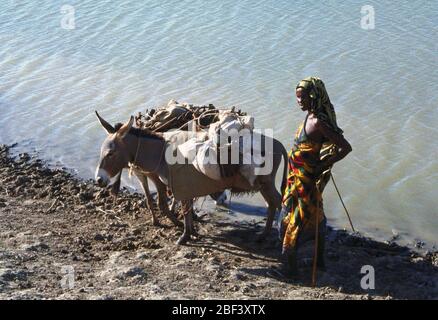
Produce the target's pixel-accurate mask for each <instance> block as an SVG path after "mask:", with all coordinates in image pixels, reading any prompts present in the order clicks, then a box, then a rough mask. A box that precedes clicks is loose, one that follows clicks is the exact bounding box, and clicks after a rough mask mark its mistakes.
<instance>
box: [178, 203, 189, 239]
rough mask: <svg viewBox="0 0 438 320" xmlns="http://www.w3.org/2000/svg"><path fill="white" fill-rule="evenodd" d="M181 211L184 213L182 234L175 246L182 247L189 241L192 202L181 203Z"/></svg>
mask: <svg viewBox="0 0 438 320" xmlns="http://www.w3.org/2000/svg"><path fill="white" fill-rule="evenodd" d="M182 210H183V213H184V232H183V234H182V236H181V237H180V238H179V239H178V241H177V242H176V244H178V245H182V244H185V243H186V242H187V241H188V240H190V235H191V233H192V230H193V200H186V201H182Z"/></svg>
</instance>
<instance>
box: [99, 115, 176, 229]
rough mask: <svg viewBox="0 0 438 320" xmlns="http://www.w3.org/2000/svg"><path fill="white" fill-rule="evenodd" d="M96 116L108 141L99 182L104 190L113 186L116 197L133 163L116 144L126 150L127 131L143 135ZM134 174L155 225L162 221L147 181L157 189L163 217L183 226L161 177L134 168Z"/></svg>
mask: <svg viewBox="0 0 438 320" xmlns="http://www.w3.org/2000/svg"><path fill="white" fill-rule="evenodd" d="M96 116H97V118H98V120H99V122H100V124H101V125H102V127H103V128H104V129H105V131H106V132H107V134H108V137H107V139H106V140H105V142H104V144H103V145H102V149H101V155H100V161H99V165H98V168H97V169H96V182H97V183H98V185H99V186H101V187H102V186H105V185H108V186H110V187H111V192H112V193H113V194H117V193H118V191H119V189H120V177H121V173H122V169H124V168H127V165H128V163H129V162H130V161H132V160H130V159H128V158H125V156H126V154H125V153H123V152H120V151H119V149H118V148H116V144H120V146H121V147H122V148H121V150H124V147H125V146H124V143H123V138H124V137H125V136H126V135H127V133H128V131H131V133H133V134H134V135H135V134H137V135H138V134H141V130H139V129H136V130H135V129H134V128H130V130H128V131H126V129H125V128H124V127H123V124H121V123H118V124H116V125H115V127H113V126H112V125H111V124H109V123H108V122H107V121H105V120H104V119H103V118H102V117H101V116H100V115H99V113H98V112H97V111H96ZM110 140H111V141H110ZM101 168H106V169H101ZM133 173H134V175H135V176H136V177H137V179H138V181H139V182H140V185H141V187H142V189H143V192H144V194H145V197H146V206H147V208H148V209H149V210H150V211H151V213H152V224H153V225H154V226H159V225H160V222H159V221H158V218H157V216H156V213H155V211H154V208H153V203H154V200H153V198H152V195H151V193H150V191H149V184H148V178H149V179H150V180H152V182H153V183H154V184H155V187H156V189H157V194H158V207H159V208H160V211H161V212H162V213H164V215H165V216H167V217H168V218H169V219H170V220H171V221H172V222H173V224H174V225H176V226H182V223H181V222H180V221H178V220H177V218H176V216H175V215H174V212H173V207H174V203H175V202H174V203H173V204H172V206H171V207H170V208H169V206H168V205H167V200H168V197H167V187H166V185H165V184H163V183H162V182H161V180H160V178H159V177H158V175H157V174H155V173H154V172H143V171H139V170H136V169H133ZM108 177H111V178H110V181H109V182H108V181H106V178H108Z"/></svg>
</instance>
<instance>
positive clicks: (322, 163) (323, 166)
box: [313, 161, 330, 177]
mask: <svg viewBox="0 0 438 320" xmlns="http://www.w3.org/2000/svg"><path fill="white" fill-rule="evenodd" d="M328 169H330V167H329V166H328V165H327V163H326V162H325V161H319V163H318V164H317V165H316V166H315V168H314V169H313V175H314V176H315V177H319V176H320V175H321V174H322V173H323V172H324V171H326V170H328Z"/></svg>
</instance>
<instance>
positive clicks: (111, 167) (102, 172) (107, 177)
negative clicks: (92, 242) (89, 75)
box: [96, 116, 287, 244]
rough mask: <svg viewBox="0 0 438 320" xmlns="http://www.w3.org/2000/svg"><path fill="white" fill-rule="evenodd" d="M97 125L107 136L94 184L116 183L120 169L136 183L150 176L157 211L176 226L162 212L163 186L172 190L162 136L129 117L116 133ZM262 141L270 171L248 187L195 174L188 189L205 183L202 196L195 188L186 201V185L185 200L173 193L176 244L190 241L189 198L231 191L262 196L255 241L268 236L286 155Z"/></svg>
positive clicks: (240, 181)
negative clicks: (180, 226)
mask: <svg viewBox="0 0 438 320" xmlns="http://www.w3.org/2000/svg"><path fill="white" fill-rule="evenodd" d="M98 117H99V116H98ZM99 121H100V123H101V124H102V126H103V127H104V128H105V130H106V131H107V133H108V136H107V138H106V139H105V141H104V142H103V144H102V147H101V154H100V160H99V165H98V167H97V169H96V181H97V183H98V184H99V185H100V186H102V187H104V186H108V185H111V184H112V183H114V181H116V180H117V179H118V177H119V175H120V174H121V171H122V170H123V169H124V168H128V166H129V164H131V165H132V166H133V167H134V168H135V172H136V175H137V177H139V179H140V181H141V179H142V178H141V177H142V176H143V177H146V174H147V175H148V177H150V175H151V174H153V175H154V176H155V177H157V179H156V181H154V182H156V183H157V191H158V195H159V203H160V198H161V203H162V205H160V208H161V209H162V210H163V212H164V213H165V214H166V215H167V216H168V217H169V218H170V219H172V221H173V222H174V223H175V224H177V223H178V221H177V220H176V218H175V216H173V215H172V214H171V213H170V212H169V210H168V208H166V207H167V206H165V205H163V204H164V203H165V202H167V201H166V200H167V199H166V192H165V190H166V188H165V186H170V187H171V188H172V185H171V182H172V181H171V180H172V179H173V177H171V171H172V166H171V165H169V164H168V163H167V161H166V159H165V153H166V148H167V147H168V142H167V141H166V140H165V139H164V135H165V134H160V133H153V132H150V131H148V130H141V129H137V128H133V122H134V118H133V117H131V119H130V120H129V121H128V122H127V123H125V124H123V125H122V126H121V127H120V128H118V130H117V131H116V130H115V129H114V128H113V127H112V126H111V125H109V124H108V123H107V122H106V121H105V120H103V119H102V118H101V117H99ZM172 134H173V135H179V134H180V135H187V132H177V133H172ZM266 138H267V139H272V142H273V143H272V146H273V149H272V154H269V155H270V156H272V159H271V161H272V170H271V172H270V173H268V174H265V175H258V176H257V177H256V179H255V182H254V184H253V185H251V184H250V183H249V182H248V181H247V180H246V179H245V178H244V177H243V176H241V175H240V174H237V175H235V176H233V177H227V178H224V179H223V180H221V181H218V182H217V181H215V180H211V179H209V178H207V177H205V176H203V175H202V174H199V175H198V176H197V177H198V178H195V177H193V176H191V177H190V183H191V184H192V186H195V185H196V184H197V183H199V184H200V183H205V182H206V180H205V179H207V180H208V179H209V181H208V182H210V184H209V188H206V190H205V194H202V192H201V193H200V192H199V188H197V192H196V193H194V194H193V195H189V197H187V190H189V191H190V189H191V188H190V185H189V184H187V188H186V190H185V192H186V196H185V198H184V199H182V198H181V199H178V198H177V195H176V194H175V193H174V194H175V198H176V200H181V201H182V207H183V212H184V233H183V235H182V236H181V237H180V238H179V240H178V242H177V243H178V244H184V243H186V242H187V240H189V239H190V235H191V234H192V233H193V232H194V228H193V198H195V197H199V196H206V195H209V194H211V193H213V192H221V191H224V190H225V189H231V191H232V192H236V193H238V192H257V191H259V192H260V193H261V194H262V196H263V198H264V199H265V201H266V202H267V204H268V218H267V221H266V226H265V230H264V231H263V233H262V234H261V235H260V236H259V240H261V239H263V238H265V237H266V236H267V235H268V234H269V232H270V231H271V229H272V223H273V221H274V216H275V211H276V210H277V209H281V194H282V193H283V191H284V188H285V186H286V175H287V153H286V150H285V148H284V146H283V145H282V144H281V142H279V141H278V140H276V139H273V138H269V137H266ZM265 151H267V150H265V149H264V147H263V146H262V153H265ZM282 159H283V160H284V170H283V176H282V185H281V192H282V193H281V194H280V193H279V192H278V191H277V189H276V187H275V176H276V173H277V170H278V168H279V166H280V163H281V160H282ZM186 166H189V167H190V166H192V165H190V164H188V165H186ZM192 167H193V166H192ZM200 176H202V177H200ZM196 179H198V180H196ZM179 183H180V184H181V183H184V181H179ZM193 189H196V188H193ZM189 193H190V192H189ZM189 198H190V199H189ZM175 220H176V221H175Z"/></svg>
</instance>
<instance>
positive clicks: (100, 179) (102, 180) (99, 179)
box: [96, 177, 106, 187]
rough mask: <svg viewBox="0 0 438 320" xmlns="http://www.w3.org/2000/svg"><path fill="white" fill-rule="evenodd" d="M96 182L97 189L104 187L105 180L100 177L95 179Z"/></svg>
mask: <svg viewBox="0 0 438 320" xmlns="http://www.w3.org/2000/svg"><path fill="white" fill-rule="evenodd" d="M96 182H97V184H98V185H99V187H106V183H105V180H104V179H102V178H101V177H97V178H96Z"/></svg>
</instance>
